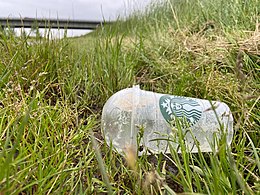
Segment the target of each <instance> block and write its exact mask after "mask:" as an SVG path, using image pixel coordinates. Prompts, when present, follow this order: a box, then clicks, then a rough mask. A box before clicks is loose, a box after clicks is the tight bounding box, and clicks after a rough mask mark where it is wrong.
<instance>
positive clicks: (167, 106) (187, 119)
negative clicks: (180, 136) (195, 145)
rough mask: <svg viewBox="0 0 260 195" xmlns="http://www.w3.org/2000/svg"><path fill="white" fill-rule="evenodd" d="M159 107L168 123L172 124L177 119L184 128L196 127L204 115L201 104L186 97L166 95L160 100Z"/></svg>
mask: <svg viewBox="0 0 260 195" xmlns="http://www.w3.org/2000/svg"><path fill="white" fill-rule="evenodd" d="M159 106H160V110H161V113H162V115H163V117H164V119H165V120H166V121H167V122H168V123H170V124H172V123H173V122H175V121H176V118H177V119H178V120H180V121H181V122H182V125H183V126H184V127H191V126H193V125H195V124H196V123H197V122H198V120H199V119H200V118H201V114H202V108H201V106H200V105H199V103H198V102H197V101H195V100H193V99H190V98H186V97H179V96H170V95H164V96H162V97H161V98H160V100H159Z"/></svg>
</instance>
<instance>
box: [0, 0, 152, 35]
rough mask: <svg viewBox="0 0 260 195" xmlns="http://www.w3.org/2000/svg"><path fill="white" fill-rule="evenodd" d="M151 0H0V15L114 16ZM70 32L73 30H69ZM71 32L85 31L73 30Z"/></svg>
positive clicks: (40, 16)
mask: <svg viewBox="0 0 260 195" xmlns="http://www.w3.org/2000/svg"><path fill="white" fill-rule="evenodd" d="M151 1H152V0H139V1H138V0H0V17H36V16H37V17H38V18H57V17H58V18H63V19H82V20H102V19H103V18H104V19H105V20H115V19H116V18H117V17H118V16H120V17H124V16H126V15H128V14H129V13H131V11H133V10H134V9H143V8H144V7H145V6H146V5H148V4H149V3H150V2H151ZM71 32H72V34H71ZM71 32H70V33H69V34H70V35H79V34H82V33H83V34H84V32H86V31H82V30H81V31H79V30H73V31H71Z"/></svg>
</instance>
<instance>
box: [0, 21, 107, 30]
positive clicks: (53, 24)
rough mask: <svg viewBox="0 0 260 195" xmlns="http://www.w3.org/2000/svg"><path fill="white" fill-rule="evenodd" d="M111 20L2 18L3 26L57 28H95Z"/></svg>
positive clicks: (1, 24)
mask: <svg viewBox="0 0 260 195" xmlns="http://www.w3.org/2000/svg"><path fill="white" fill-rule="evenodd" d="M105 23H106V24H109V23H111V22H104V21H86V20H65V19H39V18H0V26H1V27H2V28H9V27H10V28H56V29H88V30H94V29H96V28H97V27H99V26H102V25H104V24H105Z"/></svg>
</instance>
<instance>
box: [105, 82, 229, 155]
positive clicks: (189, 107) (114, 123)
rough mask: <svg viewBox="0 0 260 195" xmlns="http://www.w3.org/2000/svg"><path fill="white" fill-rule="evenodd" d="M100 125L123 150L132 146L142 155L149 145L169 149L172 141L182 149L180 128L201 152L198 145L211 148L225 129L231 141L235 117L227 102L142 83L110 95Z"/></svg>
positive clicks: (188, 144) (190, 148)
mask: <svg viewBox="0 0 260 195" xmlns="http://www.w3.org/2000/svg"><path fill="white" fill-rule="evenodd" d="M101 126H102V132H103V134H104V137H105V140H106V142H107V144H108V145H110V144H112V146H113V147H114V149H116V150H117V151H118V152H120V153H122V152H124V151H125V150H126V149H127V148H128V147H130V146H131V147H134V148H135V149H136V150H138V151H139V155H140V154H142V152H144V151H145V150H146V149H148V151H150V152H152V153H159V152H165V153H169V152H170V145H171V147H172V148H173V149H175V150H177V152H181V150H180V147H179V145H180V143H179V141H180V139H179V138H180V134H179V133H178V132H179V131H181V132H182V136H183V140H184V142H185V146H186V150H188V151H190V152H198V147H199V148H200V150H201V151H202V152H211V151H212V147H214V143H215V141H216V139H220V137H221V135H223V134H224V133H225V136H226V141H227V144H228V145H230V144H231V141H232V136H233V117H232V114H231V111H230V109H229V107H228V106H227V105H226V104H225V103H222V102H218V101H209V100H203V99H197V98H189V97H181V96H174V95H167V94H160V93H154V92H150V91H144V90H141V89H140V88H139V86H133V87H132V88H127V89H123V90H121V91H119V92H117V93H115V94H114V95H112V96H111V97H110V98H109V99H108V101H107V102H106V104H105V105H104V107H103V112H102V122H101ZM180 129H181V130H180ZM178 130H179V131H178ZM137 147H138V148H137ZM146 151H147V150H146Z"/></svg>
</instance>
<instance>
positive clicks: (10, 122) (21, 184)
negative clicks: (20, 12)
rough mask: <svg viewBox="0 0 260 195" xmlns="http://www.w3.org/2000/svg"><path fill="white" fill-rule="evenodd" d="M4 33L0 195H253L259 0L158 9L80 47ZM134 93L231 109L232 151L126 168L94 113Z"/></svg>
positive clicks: (171, 4) (132, 157)
mask: <svg viewBox="0 0 260 195" xmlns="http://www.w3.org/2000/svg"><path fill="white" fill-rule="evenodd" d="M0 33H1V34H0V37H1V38H0V54H1V59H0V170H1V171H0V194H21V193H25V194H68V193H69V194H92V193H94V194H100V193H111V194H112V193H114V194H118V193H123V194H163V193H165V192H168V193H169V194H175V193H182V192H185V193H194V194H258V193H259V191H260V160H259V148H260V141H259V136H260V135H259V134H260V133H259V132H260V131H259V129H260V124H259V121H260V112H259V109H260V104H259V100H260V96H259V94H260V90H259V89H260V76H259V70H260V54H259V49H260V48H259V41H260V35H259V4H258V1H257V0H249V1H246V2H244V1H242V0H237V1H221V0H217V1H196V0H191V1H179V0H171V1H166V2H165V3H155V4H153V5H152V6H151V7H150V8H148V9H147V11H146V12H145V13H144V14H140V13H136V14H135V15H133V16H132V17H131V18H129V19H128V20H127V21H118V22H116V23H115V24H113V25H111V26H105V27H104V28H102V29H98V30H97V31H95V32H93V33H91V34H89V35H86V36H85V37H80V38H64V39H61V40H55V39H51V38H50V37H49V35H48V31H46V35H45V36H44V37H36V38H35V40H32V39H31V38H30V37H27V36H26V35H23V36H22V37H16V36H14V35H13V34H12V33H11V32H9V33H8V32H6V33H5V32H3V31H2V32H0ZM133 84H139V85H140V86H141V88H142V89H146V90H151V91H155V92H160V93H165V94H175V95H181V96H188V97H197V98H202V99H210V100H211V99H212V100H220V101H222V102H225V103H227V104H228V105H229V107H230V108H231V110H232V113H233V116H234V120H235V123H234V125H235V127H234V137H233V141H232V144H231V147H230V148H229V147H226V143H225V141H224V140H225V138H224V137H223V139H221V140H220V141H219V142H218V147H219V148H220V150H219V151H215V150H213V152H212V153H202V152H199V153H197V154H192V153H188V152H185V144H184V143H183V141H182V140H180V143H181V146H180V147H181V148H182V150H183V153H182V154H178V153H176V151H174V150H171V153H170V154H157V155H156V154H155V155H152V156H146V155H143V156H141V157H138V158H137V157H136V154H135V153H133V151H132V150H129V152H128V155H127V156H126V158H125V159H124V158H123V157H122V156H120V155H119V154H118V153H116V152H114V151H113V150H112V149H111V147H108V146H107V145H106V143H105V142H104V140H103V138H102V135H101V133H100V115H101V110H102V106H103V105H104V103H105V102H106V100H107V99H108V98H109V97H110V96H111V95H112V94H113V93H115V92H116V91H118V90H120V89H123V88H126V87H131V86H132V85H133ZM179 131H180V132H179V134H180V135H181V133H182V131H181V130H180V129H179ZM180 137H181V136H180Z"/></svg>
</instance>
